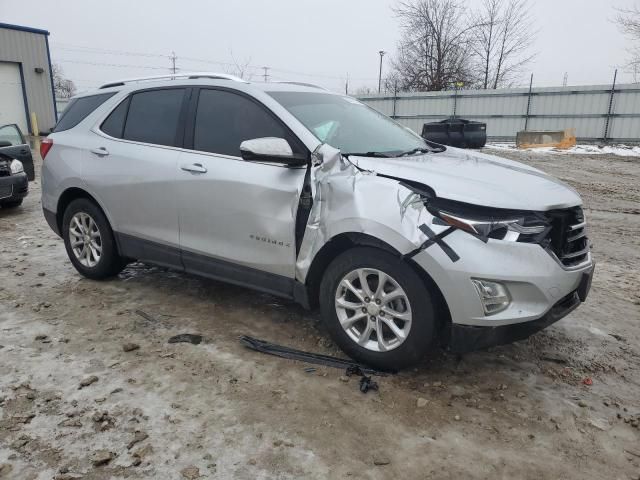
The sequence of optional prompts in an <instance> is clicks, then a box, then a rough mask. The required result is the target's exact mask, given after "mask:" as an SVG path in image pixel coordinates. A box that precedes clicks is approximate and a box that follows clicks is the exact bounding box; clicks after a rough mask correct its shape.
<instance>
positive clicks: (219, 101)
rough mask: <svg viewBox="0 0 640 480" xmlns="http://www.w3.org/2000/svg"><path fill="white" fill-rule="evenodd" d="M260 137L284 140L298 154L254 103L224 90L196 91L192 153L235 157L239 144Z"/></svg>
mask: <svg viewBox="0 0 640 480" xmlns="http://www.w3.org/2000/svg"><path fill="white" fill-rule="evenodd" d="M263 137H278V138H284V139H286V140H287V141H288V142H289V144H290V145H291V148H292V149H293V151H294V153H301V152H300V150H301V149H300V147H299V146H298V142H296V141H293V140H292V138H291V135H290V134H289V133H288V131H287V130H286V128H285V127H284V126H283V125H282V124H281V123H279V122H278V121H277V120H276V119H275V118H274V117H273V115H271V114H270V113H269V112H267V111H266V110H265V109H264V108H263V107H262V106H260V105H258V104H257V103H256V102H254V101H252V100H250V99H248V98H246V97H243V96H241V95H238V94H235V93H231V92H228V91H224V90H210V89H203V90H201V91H200V96H199V98H198V107H197V111H196V121H195V128H194V136H193V148H194V150H199V151H202V152H211V153H218V154H221V155H229V156H234V157H239V156H241V155H240V144H241V143H242V142H243V141H245V140H251V139H254V138H263Z"/></svg>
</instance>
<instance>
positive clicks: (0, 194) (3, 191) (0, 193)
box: [0, 185, 13, 199]
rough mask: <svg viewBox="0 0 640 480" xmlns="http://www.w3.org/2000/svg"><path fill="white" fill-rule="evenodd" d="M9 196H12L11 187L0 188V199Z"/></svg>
mask: <svg viewBox="0 0 640 480" xmlns="http://www.w3.org/2000/svg"><path fill="white" fill-rule="evenodd" d="M11 195H13V185H7V186H4V187H1V186H0V199H1V198H7V197H10V196H11Z"/></svg>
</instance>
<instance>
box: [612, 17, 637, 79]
mask: <svg viewBox="0 0 640 480" xmlns="http://www.w3.org/2000/svg"><path fill="white" fill-rule="evenodd" d="M616 22H617V23H618V25H619V27H620V30H622V32H623V33H624V34H625V35H626V36H627V37H628V38H629V40H631V42H632V45H631V47H630V48H629V55H630V59H629V65H628V66H629V67H630V68H631V71H632V72H634V81H637V80H638V79H637V72H638V69H640V7H638V6H636V7H633V8H630V9H619V10H618V16H617V17H616Z"/></svg>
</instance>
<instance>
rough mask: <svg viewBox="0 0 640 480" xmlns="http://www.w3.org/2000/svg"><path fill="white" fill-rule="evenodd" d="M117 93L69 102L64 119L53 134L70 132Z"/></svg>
mask: <svg viewBox="0 0 640 480" xmlns="http://www.w3.org/2000/svg"><path fill="white" fill-rule="evenodd" d="M115 94H116V92H109V93H101V94H98V95H90V96H88V97H80V98H74V99H73V100H71V102H69V105H67V108H65V110H64V112H63V113H62V117H60V120H58V123H57V124H56V126H55V127H54V129H53V132H54V133H55V132H62V131H64V130H69V129H71V128H73V127H75V126H76V125H78V124H79V123H80V122H81V121H83V120H84V119H85V118H87V117H88V116H89V115H90V114H91V113H92V112H93V111H94V110H95V109H96V108H98V107H99V106H100V105H102V104H103V103H104V102H106V101H107V100H109V99H110V98H111V97H113V96H114V95H115Z"/></svg>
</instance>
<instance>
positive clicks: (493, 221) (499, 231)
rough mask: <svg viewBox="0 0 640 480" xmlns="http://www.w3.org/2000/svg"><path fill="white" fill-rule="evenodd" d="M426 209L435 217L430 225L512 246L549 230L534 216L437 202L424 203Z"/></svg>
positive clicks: (449, 202)
mask: <svg viewBox="0 0 640 480" xmlns="http://www.w3.org/2000/svg"><path fill="white" fill-rule="evenodd" d="M427 208H428V210H429V212H430V213H431V214H432V215H433V216H434V217H435V218H434V221H433V223H434V224H436V225H448V226H450V227H454V228H458V229H460V230H463V231H465V232H467V233H469V234H471V235H474V236H476V237H478V238H480V239H482V240H484V241H486V240H487V239H489V238H492V239H494V240H508V241H514V242H515V241H517V240H518V239H519V238H520V236H521V235H527V236H537V235H544V234H546V233H547V232H548V229H549V228H550V226H549V225H548V223H547V222H546V221H545V219H544V217H542V216H541V215H539V214H537V213H536V212H526V211H517V210H505V209H500V208H490V207H478V206H475V205H469V204H464V203H461V202H454V201H450V200H443V199H439V198H436V199H433V200H431V201H428V204H427Z"/></svg>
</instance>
